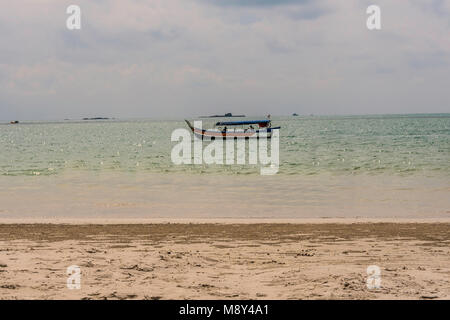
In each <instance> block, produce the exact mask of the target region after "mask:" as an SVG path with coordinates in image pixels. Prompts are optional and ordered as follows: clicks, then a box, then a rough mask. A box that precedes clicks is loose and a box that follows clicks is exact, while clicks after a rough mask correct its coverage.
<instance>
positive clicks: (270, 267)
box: [0, 222, 450, 299]
mask: <svg viewBox="0 0 450 320" xmlns="http://www.w3.org/2000/svg"><path fill="white" fill-rule="evenodd" d="M449 258H450V223H445V222H444V223H320V224H314V223H296V224H281V223H277V224H274V223H270V224H268V223H266V224H257V223H253V224H211V223H210V224H206V223H201V224H188V223H183V224H180V223H177V224H173V223H172V224H162V223H159V224H82V225H75V224H0V298H1V299H400V298H402V299H449V298H450V263H449V261H450V259H449ZM70 265H78V266H80V267H81V272H82V274H81V289H80V290H69V289H68V288H67V286H66V279H67V275H66V269H67V267H68V266H70ZM369 265H377V266H379V267H380V269H381V288H379V289H368V288H367V287H366V279H367V273H366V269H367V267H368V266H369Z"/></svg>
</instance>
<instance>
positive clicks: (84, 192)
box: [0, 114, 450, 219]
mask: <svg viewBox="0 0 450 320" xmlns="http://www.w3.org/2000/svg"><path fill="white" fill-rule="evenodd" d="M214 120H216V121H217V119H214ZM272 120H273V125H277V126H278V125H280V126H281V131H280V168H279V173H278V174H276V175H274V176H261V175H260V170H259V167H257V166H254V165H253V166H250V165H245V166H237V165H215V166H206V165H200V166H198V165H182V166H177V165H174V164H173V163H172V161H171V157H170V154H171V150H172V147H173V146H174V145H175V144H176V143H175V142H171V141H170V137H171V133H172V131H173V130H174V129H177V128H187V127H186V124H185V123H184V121H181V120H178V121H175V120H171V121H151V120H145V121H144V120H139V121H97V122H95V121H94V122H91V121H83V122H81V121H78V122H76V121H65V122H53V123H37V122H34V123H21V124H19V125H9V124H5V125H0V150H1V152H0V218H21V217H33V218H38V219H41V218H43V217H50V218H55V217H56V218H64V217H69V218H74V217H75V218H77V217H82V218H86V217H88V218H92V217H97V218H112V217H114V218H174V217H175V218H330V217H344V218H348V217H351V218H355V217H368V218H386V217H389V218H449V217H450V197H449V195H450V114H439V115H438V114H433V115H403V116H398V115H385V116H348V117H316V116H314V117H286V118H276V117H275V118H273V119H272ZM212 123H213V120H206V121H205V122H204V126H203V127H206V128H207V127H209V125H208V124H212Z"/></svg>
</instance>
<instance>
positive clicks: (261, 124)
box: [184, 120, 280, 139]
mask: <svg viewBox="0 0 450 320" xmlns="http://www.w3.org/2000/svg"><path fill="white" fill-rule="evenodd" d="M184 121H186V123H187V125H188V126H189V128H190V129H191V131H192V132H193V133H194V134H195V135H196V136H197V137H198V138H200V139H203V138H204V137H207V138H216V137H222V138H230V137H231V138H236V139H237V138H239V139H242V138H244V139H249V138H259V135H260V133H263V132H264V133H266V134H267V138H269V139H270V138H271V137H272V132H273V130H279V129H280V127H273V128H272V122H271V121H270V120H253V121H223V122H217V123H216V124H215V126H214V127H215V129H211V130H205V129H199V128H195V127H194V126H193V125H192V124H191V123H190V122H189V121H188V120H184ZM253 125H257V126H258V127H257V128H254V127H253ZM228 126H231V127H233V130H228Z"/></svg>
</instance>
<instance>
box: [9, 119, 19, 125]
mask: <svg viewBox="0 0 450 320" xmlns="http://www.w3.org/2000/svg"><path fill="white" fill-rule="evenodd" d="M10 123H11V124H18V123H19V121H17V120H15V121H11V122H10Z"/></svg>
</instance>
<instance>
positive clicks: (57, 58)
mask: <svg viewBox="0 0 450 320" xmlns="http://www.w3.org/2000/svg"><path fill="white" fill-rule="evenodd" d="M71 4H77V5H79V6H80V8H81V15H82V16H81V27H82V28H81V30H68V29H67V28H66V19H67V17H68V15H67V14H66V8H67V7H68V6H69V5H71ZM370 4H376V5H379V6H380V7H381V23H382V29H381V30H379V31H369V30H368V29H367V27H366V20H367V17H368V15H367V14H366V9H367V7H368V6H369V5H370ZM1 7H2V8H1V10H0V39H1V40H0V43H1V47H0V48H1V50H0V120H12V119H19V120H21V119H63V118H80V117H85V116H111V117H119V118H134V117H146V118H154V117H155V118H161V117H171V118H172V117H194V116H197V115H203V114H215V113H224V112H233V113H245V114H248V115H264V114H267V113H271V114H276V115H288V114H291V113H293V112H297V113H299V114H311V113H313V114H379V113H426V112H450V1H448V0H398V1H392V0H372V1H365V0H315V1H313V0H297V1H296V0H279V1H271V0H147V1H144V0H127V1H125V0H96V1H93V0H70V1H65V0H64V1H63V0H39V1H36V0H29V1H26V0H16V1H11V2H8V4H5V3H4V4H2V6H1Z"/></svg>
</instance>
